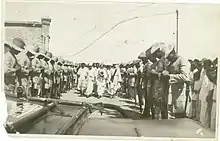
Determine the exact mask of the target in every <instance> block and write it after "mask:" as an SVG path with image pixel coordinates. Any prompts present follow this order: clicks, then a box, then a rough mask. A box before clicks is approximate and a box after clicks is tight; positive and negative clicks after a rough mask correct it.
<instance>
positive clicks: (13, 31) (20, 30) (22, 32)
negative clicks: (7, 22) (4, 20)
mask: <svg viewBox="0 0 220 141" xmlns="http://www.w3.org/2000/svg"><path fill="white" fill-rule="evenodd" d="M18 37H19V38H22V39H23V40H24V42H25V43H26V45H38V46H40V47H42V40H41V28H38V27H37V28H36V27H17V26H14V27H11V26H9V27H7V26H6V27H5V40H7V41H9V42H12V39H13V38H18Z"/></svg>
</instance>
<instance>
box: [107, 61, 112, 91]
mask: <svg viewBox="0 0 220 141" xmlns="http://www.w3.org/2000/svg"><path fill="white" fill-rule="evenodd" d="M106 72H107V80H106V83H107V92H108V93H109V94H111V89H112V82H111V77H112V73H111V67H110V65H108V66H107V71H106Z"/></svg>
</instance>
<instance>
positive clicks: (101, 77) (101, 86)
mask: <svg viewBox="0 0 220 141" xmlns="http://www.w3.org/2000/svg"><path fill="white" fill-rule="evenodd" d="M105 82H106V74H105V71H104V69H103V65H101V66H100V69H99V71H98V76H97V93H98V98H101V97H102V96H103V94H104V92H105V88H106V83H105Z"/></svg>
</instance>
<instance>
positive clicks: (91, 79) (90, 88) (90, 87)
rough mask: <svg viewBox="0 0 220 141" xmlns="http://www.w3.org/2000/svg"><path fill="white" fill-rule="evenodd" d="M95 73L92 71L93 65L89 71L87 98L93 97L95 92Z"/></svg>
mask: <svg viewBox="0 0 220 141" xmlns="http://www.w3.org/2000/svg"><path fill="white" fill-rule="evenodd" d="M94 78H95V77H94V72H93V70H92V65H89V70H88V74H87V89H86V92H85V95H86V97H89V96H91V94H92V91H93V83H94Z"/></svg>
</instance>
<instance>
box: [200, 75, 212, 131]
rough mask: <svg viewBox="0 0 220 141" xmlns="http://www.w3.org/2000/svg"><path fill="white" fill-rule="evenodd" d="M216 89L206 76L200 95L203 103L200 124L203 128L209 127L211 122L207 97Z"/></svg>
mask: <svg viewBox="0 0 220 141" xmlns="http://www.w3.org/2000/svg"><path fill="white" fill-rule="evenodd" d="M212 89H214V84H213V83H212V82H211V81H209V79H208V77H207V75H206V74H205V75H204V78H203V82H202V87H201V90H200V93H199V100H200V101H201V112H200V122H201V124H202V125H203V126H205V127H208V124H209V121H208V118H209V117H208V116H209V115H208V102H207V101H206V97H207V95H208V93H209V91H211V90H212Z"/></svg>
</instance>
